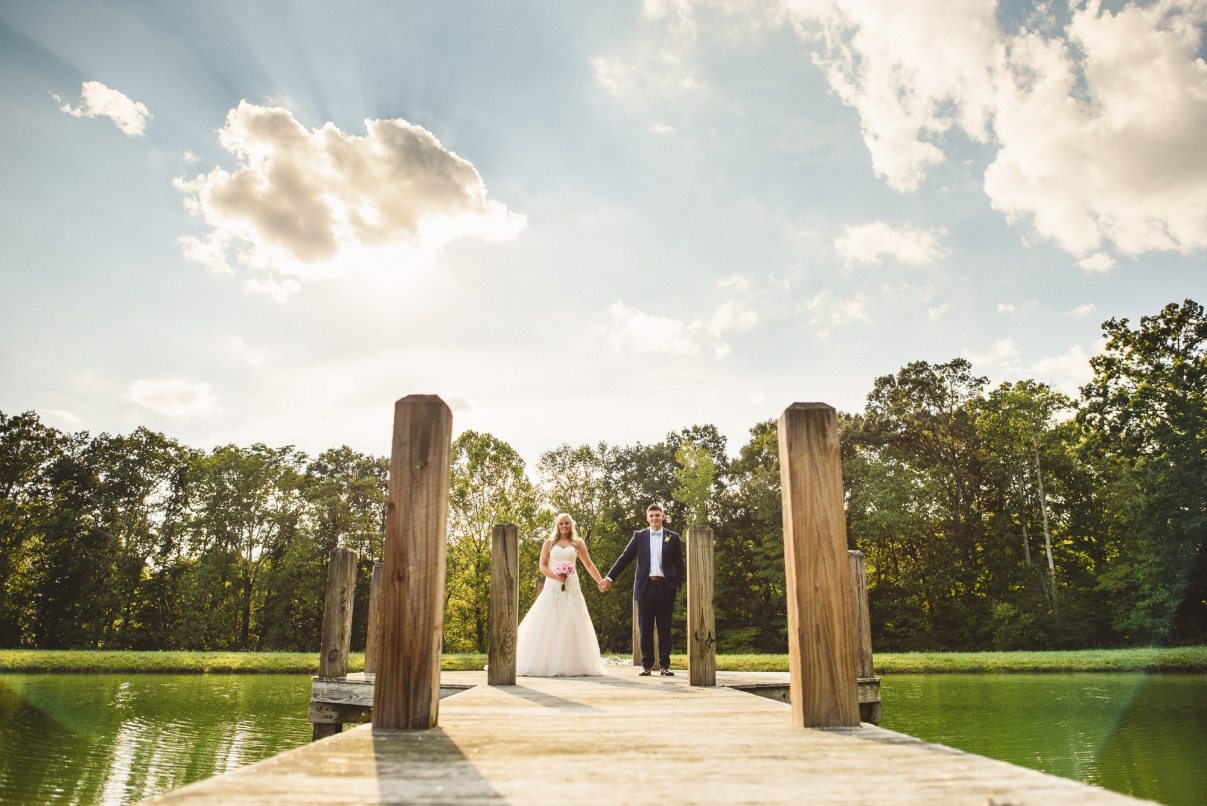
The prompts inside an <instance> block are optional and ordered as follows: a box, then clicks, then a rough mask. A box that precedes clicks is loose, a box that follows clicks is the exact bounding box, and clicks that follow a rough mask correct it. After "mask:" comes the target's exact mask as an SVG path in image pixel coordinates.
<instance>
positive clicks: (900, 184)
mask: <svg viewBox="0 0 1207 806" xmlns="http://www.w3.org/2000/svg"><path fill="white" fill-rule="evenodd" d="M785 2H786V5H787V7H788V9H789V11H790V14H791V16H792V18H793V20H794V21H795V23H796V25H797V27H798V30H800V31H801V32H802V33H803V34H804V35H806V36H808V37H809V38H810V39H811V40H812V41H813V42H814V43H815V53H814V60H815V62H816V63H817V64H818V65H819V67H820V68H821V69H822V70H823V72H824V73H825V75H826V78H827V80H828V81H829V84H830V86H831V88H832V89H833V90H834V92H835V93H836V94H837V95H838V97H839V98H841V99H842V100H843V102H845V103H846V104H848V105H849V106H851V107H852V108H854V109H855V110H856V111H857V112H858V114H859V118H860V125H861V129H862V132H863V139H864V142H865V143H866V145H867V147H868V150H869V151H870V152H871V155H872V165H873V169H874V171H875V173H876V174H877V175H879V176H883V177H884V178H885V180H886V181H887V182H888V184H889V185H890V186H891V187H893V188H895V189H897V190H899V191H903V192H910V191H913V190H915V189H916V188H917V187H918V186H919V184H920V183H921V181H922V180H923V178H924V177H925V175H926V173H927V171H928V170H929V168H931V167H932V166H934V165H935V164H937V163H940V162H942V161H943V160H945V159H946V149H947V147H948V145H949V139H950V138H949V135H950V134H951V133H952V132H954V131H958V132H960V133H962V134H963V135H965V136H967V137H968V138H971V139H972V140H974V141H977V142H987V143H989V144H990V145H991V146H992V147H995V149H996V153H995V155H994V157H993V159H992V162H991V164H990V165H989V166H988V168H987V170H986V172H985V179H984V190H985V192H986V194H987V195H988V197H989V199H990V200H991V202H992V204H993V206H994V207H995V208H996V209H997V210H999V211H1001V212H1002V213H1003V214H1005V215H1006V217H1007V219H1008V220H1010V221H1024V222H1027V223H1028V224H1029V225H1030V226H1031V227H1032V228H1033V229H1034V230H1035V231H1036V232H1038V233H1039V234H1040V235H1042V236H1043V237H1045V238H1048V239H1051V240H1052V241H1054V242H1055V243H1056V244H1057V245H1059V246H1060V247H1061V248H1063V249H1065V250H1066V251H1068V252H1070V253H1071V254H1073V255H1075V256H1078V257H1086V256H1089V260H1088V264H1087V263H1083V266H1082V267H1083V268H1085V269H1086V270H1087V271H1105V270H1106V269H1109V268H1111V267H1112V266H1113V259H1111V258H1110V257H1109V256H1107V255H1106V254H1105V253H1101V251H1100V250H1101V248H1102V246H1103V244H1104V243H1107V242H1110V243H1112V244H1113V245H1114V246H1115V248H1116V249H1117V250H1118V251H1119V252H1121V253H1123V254H1127V255H1135V254H1140V253H1142V252H1147V251H1161V250H1166V251H1178V252H1181V253H1184V254H1185V253H1189V252H1191V251H1193V250H1196V249H1202V248H1205V247H1207V149H1205V148H1203V147H1202V133H1203V131H1205V130H1207V62H1204V60H1203V59H1202V58H1201V57H1200V54H1199V51H1200V47H1201V44H1202V27H1203V25H1204V24H1205V23H1207V3H1204V2H1202V0H1158V2H1153V3H1148V4H1145V5H1139V4H1137V3H1125V4H1123V5H1122V7H1119V8H1118V9H1117V10H1112V9H1111V8H1103V4H1102V3H1100V2H1099V1H1098V0H1088V2H1079V3H1070V7H1071V11H1070V21H1069V23H1068V25H1067V26H1065V27H1063V28H1061V27H1059V26H1058V25H1056V24H1055V23H1054V22H1053V20H1052V19H1050V18H1049V15H1048V13H1047V10H1046V7H1042V6H1041V8H1040V10H1038V11H1037V13H1036V14H1034V15H1032V17H1031V19H1029V20H1028V21H1027V23H1025V26H1024V27H1022V28H1021V29H1020V30H1018V31H1017V32H1007V31H1003V30H1002V29H1001V28H1000V26H999V25H998V23H997V19H996V16H995V15H996V7H997V3H995V2H993V0H900V2H896V3H868V2H865V1H864V0H785Z"/></svg>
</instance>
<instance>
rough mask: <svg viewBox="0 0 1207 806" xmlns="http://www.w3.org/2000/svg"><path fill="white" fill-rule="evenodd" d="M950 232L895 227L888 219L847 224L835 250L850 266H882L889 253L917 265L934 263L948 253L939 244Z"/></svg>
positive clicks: (904, 261)
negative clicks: (883, 259) (868, 264)
mask: <svg viewBox="0 0 1207 806" xmlns="http://www.w3.org/2000/svg"><path fill="white" fill-rule="evenodd" d="M946 234H947V232H946V230H944V229H942V228H940V229H933V230H925V229H917V228H913V227H894V226H892V225H891V224H888V223H886V222H884V221H873V222H872V223H871V224H861V225H859V226H850V227H846V228H845V229H844V230H843V233H842V235H841V236H839V238H838V239H837V240H835V241H834V249H835V250H836V251H837V252H838V256H839V257H840V258H842V260H843V261H844V262H845V263H846V264H847V265H851V264H853V263H870V264H875V265H879V263H880V260H881V258H882V257H884V256H887V257H890V258H892V259H894V260H897V261H899V262H901V263H909V264H912V265H915V266H917V265H922V264H925V263H933V262H934V261H935V260H937V259H939V258H940V257H942V256H943V255H944V254H946V250H945V249H944V248H943V247H942V246H941V245H940V244H939V238H940V237H941V236H943V235H946Z"/></svg>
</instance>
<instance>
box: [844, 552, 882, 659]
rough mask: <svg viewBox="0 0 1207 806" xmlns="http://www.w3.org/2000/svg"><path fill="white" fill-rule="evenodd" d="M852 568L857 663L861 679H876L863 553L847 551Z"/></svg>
mask: <svg viewBox="0 0 1207 806" xmlns="http://www.w3.org/2000/svg"><path fill="white" fill-rule="evenodd" d="M847 559H848V563H849V565H850V568H851V605H852V607H853V610H852V616H853V618H854V619H855V649H856V651H857V652H858V653H859V654H858V658H857V663H856V667H855V668H856V669H857V670H858V675H859V677H875V676H876V673H875V672H874V671H873V670H872V618H871V612H870V611H869V610H868V574H867V563H866V562H865V561H864V557H863V552H862V551H855V550H854V549H851V550H849V551H847Z"/></svg>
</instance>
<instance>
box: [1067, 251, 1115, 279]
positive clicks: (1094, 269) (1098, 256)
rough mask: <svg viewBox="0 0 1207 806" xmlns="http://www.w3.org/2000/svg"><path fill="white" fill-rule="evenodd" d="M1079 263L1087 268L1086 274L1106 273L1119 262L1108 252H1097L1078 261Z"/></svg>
mask: <svg viewBox="0 0 1207 806" xmlns="http://www.w3.org/2000/svg"><path fill="white" fill-rule="evenodd" d="M1077 265H1078V266H1080V267H1081V268H1083V269H1085V273H1086V274H1106V273H1107V272H1108V271H1110V270H1111V269H1113V268H1115V266H1117V265H1119V264H1118V263H1116V262H1115V259H1114V258H1113V257H1111V256H1110V255H1108V254H1107V253H1106V252H1095V253H1094V254H1092V255H1089V256H1088V257H1083V258H1082V259H1081V260H1079V261H1077Z"/></svg>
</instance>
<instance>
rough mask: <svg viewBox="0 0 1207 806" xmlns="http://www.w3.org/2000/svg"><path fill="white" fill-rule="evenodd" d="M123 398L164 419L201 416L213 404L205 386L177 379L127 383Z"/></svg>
mask: <svg viewBox="0 0 1207 806" xmlns="http://www.w3.org/2000/svg"><path fill="white" fill-rule="evenodd" d="M126 399H127V400H129V401H130V402H132V403H137V404H138V405H140V406H145V407H146V408H148V409H151V410H152V411H157V412H159V413H160V414H165V415H167V416H168V417H189V416H192V415H194V414H204V413H206V412H208V411H210V410H212V409H213V408H214V405H215V403H217V400H216V398H215V397H214V396H213V395H212V394H211V393H210V385H209V384H208V383H190V382H189V381H183V380H179V379H170V380H163V381H147V380H137V381H134V382H133V383H132V384H130V388H129V390H128V391H127V393H126Z"/></svg>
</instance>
